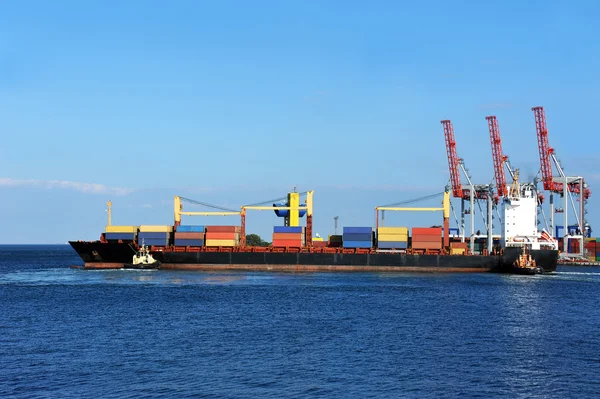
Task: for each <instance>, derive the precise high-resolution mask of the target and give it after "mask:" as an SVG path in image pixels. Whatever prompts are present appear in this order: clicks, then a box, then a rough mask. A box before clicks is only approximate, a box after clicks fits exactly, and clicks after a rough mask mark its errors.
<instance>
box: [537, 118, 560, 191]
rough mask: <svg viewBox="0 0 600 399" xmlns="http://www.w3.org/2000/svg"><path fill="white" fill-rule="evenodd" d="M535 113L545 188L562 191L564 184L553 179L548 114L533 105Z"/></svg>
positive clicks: (552, 149) (552, 151)
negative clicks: (547, 125) (547, 124)
mask: <svg viewBox="0 0 600 399" xmlns="http://www.w3.org/2000/svg"><path fill="white" fill-rule="evenodd" d="M532 111H533V113H534V115H535V129H536V130H537V139H538V149H539V152H540V167H541V169H542V180H543V182H544V190H547V191H553V192H559V191H560V192H562V190H563V184H562V183H555V182H554V180H553V179H552V161H551V159H550V158H551V157H552V154H553V153H554V148H551V147H550V144H549V142H548V129H547V128H546V114H545V112H544V108H543V107H533V108H532Z"/></svg>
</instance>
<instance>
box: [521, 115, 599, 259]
mask: <svg viewBox="0 0 600 399" xmlns="http://www.w3.org/2000/svg"><path fill="white" fill-rule="evenodd" d="M531 110H532V111H533V113H534V116H535V127H536V131H537V140H538V149H539V155H540V168H541V172H542V181H543V183H544V190H546V191H549V192H550V234H552V235H554V212H555V211H554V198H553V197H554V193H557V194H559V195H560V196H561V197H562V198H563V201H564V206H563V214H564V220H565V222H564V226H568V225H569V224H568V213H569V212H568V207H569V203H570V204H571V206H572V208H573V213H574V214H575V218H576V219H577V224H578V226H579V230H580V233H581V234H578V235H576V236H574V237H573V238H576V239H579V240H580V241H581V242H580V244H581V245H580V246H579V247H580V251H581V252H580V255H581V256H583V236H582V234H584V233H585V230H586V229H589V226H588V225H587V223H586V221H585V219H584V215H585V203H586V201H587V199H588V198H589V197H590V196H591V194H592V192H591V190H590V188H589V187H588V186H587V184H586V183H585V182H584V179H583V177H581V176H567V175H566V174H565V172H564V170H563V168H562V166H561V164H560V162H559V161H558V159H557V157H556V152H555V150H554V149H553V148H552V147H550V143H549V141H548V128H547V126H546V113H545V111H544V108H543V107H533V108H532V109H531ZM552 163H554V166H555V167H556V169H557V171H558V176H554V175H553V172H552ZM572 194H575V195H578V196H579V209H577V207H576V205H575V200H574V199H573V196H572ZM556 238H559V237H556ZM568 240H569V232H568V228H567V227H565V236H564V237H563V245H564V247H563V250H564V251H563V252H565V253H567V254H568V248H569V247H568Z"/></svg>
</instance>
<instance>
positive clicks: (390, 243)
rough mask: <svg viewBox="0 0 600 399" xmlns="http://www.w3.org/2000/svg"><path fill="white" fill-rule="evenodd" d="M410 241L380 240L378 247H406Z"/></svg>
mask: <svg viewBox="0 0 600 399" xmlns="http://www.w3.org/2000/svg"><path fill="white" fill-rule="evenodd" d="M407 247H408V243H407V242H406V241H379V242H378V243H377V248H382V249H406V248H407Z"/></svg>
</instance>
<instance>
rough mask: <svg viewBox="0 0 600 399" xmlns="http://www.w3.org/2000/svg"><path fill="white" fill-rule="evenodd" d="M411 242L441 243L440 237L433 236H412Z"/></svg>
mask: <svg viewBox="0 0 600 399" xmlns="http://www.w3.org/2000/svg"><path fill="white" fill-rule="evenodd" d="M412 240H413V242H415V241H417V242H442V237H440V236H435V235H419V236H413V238H412Z"/></svg>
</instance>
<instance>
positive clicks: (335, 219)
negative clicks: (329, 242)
mask: <svg viewBox="0 0 600 399" xmlns="http://www.w3.org/2000/svg"><path fill="white" fill-rule="evenodd" d="M338 217H339V216H334V217H333V234H334V235H336V236H337V221H338Z"/></svg>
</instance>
